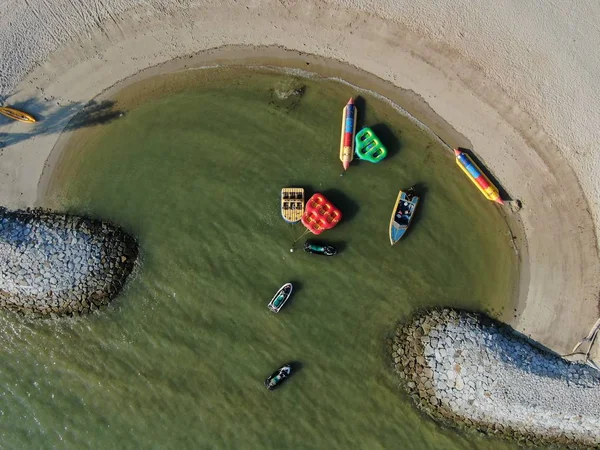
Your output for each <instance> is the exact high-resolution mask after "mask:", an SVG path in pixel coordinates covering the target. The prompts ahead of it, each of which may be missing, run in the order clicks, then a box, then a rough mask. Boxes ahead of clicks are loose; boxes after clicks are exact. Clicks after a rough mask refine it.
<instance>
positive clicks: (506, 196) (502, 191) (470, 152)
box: [457, 147, 513, 202]
mask: <svg viewBox="0 0 600 450" xmlns="http://www.w3.org/2000/svg"><path fill="white" fill-rule="evenodd" d="M457 148H458V150H460V151H461V152H463V153H466V154H467V155H469V156H470V157H471V159H472V160H473V162H474V163H475V164H477V166H478V167H479V169H481V171H482V172H483V174H484V175H485V176H486V177H488V178H489V180H490V181H491V182H492V183H493V184H494V185H495V186H496V187H497V188H498V192H499V193H500V198H502V200H504V201H505V202H511V201H513V198H512V197H511V196H510V195H509V194H508V192H507V191H506V189H504V187H503V186H502V183H500V181H498V179H497V178H496V177H495V176H494V175H492V174H491V173H490V171H489V170H488V169H487V167H486V166H485V164H483V163H482V162H481V159H479V158H478V157H477V155H475V153H473V150H471V149H468V148H464V147H457Z"/></svg>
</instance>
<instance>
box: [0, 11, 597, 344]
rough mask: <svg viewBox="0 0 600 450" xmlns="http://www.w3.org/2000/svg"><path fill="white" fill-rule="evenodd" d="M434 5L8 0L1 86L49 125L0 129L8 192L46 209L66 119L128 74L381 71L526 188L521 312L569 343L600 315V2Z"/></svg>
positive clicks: (519, 221) (0, 37)
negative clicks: (241, 68) (260, 65)
mask: <svg viewBox="0 0 600 450" xmlns="http://www.w3.org/2000/svg"><path fill="white" fill-rule="evenodd" d="M435 3H436V4H435V5H434V4H433V3H431V2H427V1H425V0H417V1H411V2H408V1H380V2H374V1H368V0H361V1H314V0H307V1H306V2H302V4H301V6H300V5H297V4H295V3H292V2H288V1H284V0H280V1H275V0H273V1H269V0H265V1H263V0H253V1H250V2H246V3H241V2H213V1H200V2H194V3H189V4H188V3H186V4H185V6H181V5H180V3H179V2H176V1H174V0H173V1H163V2H159V1H150V2H141V1H134V0H112V1H103V2H94V3H93V4H90V5H89V6H85V5H82V4H80V3H78V2H75V1H74V0H57V1H55V2H53V3H52V6H51V7H49V5H48V4H47V3H46V2H43V1H39V0H31V1H29V2H27V3H21V2H16V1H14V0H8V1H4V2H2V3H0V52H1V54H2V58H0V61H1V62H0V64H1V66H0V67H1V69H0V97H2V99H3V100H4V103H6V104H11V105H15V106H16V107H21V108H22V109H24V110H26V111H28V112H30V113H33V114H35V115H36V116H37V117H39V119H40V121H39V124H38V125H36V126H35V127H27V126H26V125H23V124H19V123H8V122H7V121H3V122H2V125H0V141H1V142H2V146H3V148H2V149H1V150H0V166H1V167H2V169H3V170H2V174H3V177H2V179H0V204H2V205H4V206H9V207H15V208H16V207H25V206H32V205H38V204H42V205H43V195H42V196H40V195H39V191H38V184H39V181H40V179H41V178H42V173H43V172H44V169H46V176H47V174H48V173H50V172H49V171H51V165H52V162H53V158H57V157H58V155H56V154H54V155H53V156H52V158H50V159H48V158H49V156H50V154H51V152H52V149H53V148H54V147H55V144H56V142H57V140H58V138H59V136H60V133H61V131H62V129H63V128H64V127H65V126H66V125H67V123H68V121H69V120H70V119H71V118H72V117H73V115H74V114H76V113H77V112H78V111H80V110H81V109H82V107H83V106H84V105H86V104H87V103H88V102H89V101H90V100H92V99H94V98H95V97H96V96H97V95H99V94H100V93H102V92H104V91H106V90H107V89H109V88H110V87H111V86H113V85H115V83H118V82H119V81H121V80H124V79H126V78H128V77H135V76H138V77H143V76H150V75H152V74H154V73H160V72H161V71H162V72H168V71H171V70H175V69H177V68H181V65H182V64H183V68H186V67H185V66H186V64H189V66H190V67H195V66H201V65H203V64H204V65H207V64H215V63H227V62H229V63H231V62H235V61H239V60H240V59H242V60H245V61H246V62H252V60H253V58H254V59H255V60H256V61H262V62H264V61H265V60H272V61H273V62H274V63H279V64H280V65H292V66H294V65H298V64H299V63H298V61H304V67H303V68H304V69H305V70H311V65H312V66H313V67H317V66H318V68H319V70H318V71H319V72H321V73H323V72H325V73H326V71H327V70H328V68H330V69H331V70H334V71H335V73H339V72H342V73H344V74H345V75H344V78H345V79H348V81H350V82H352V83H354V84H356V85H358V86H362V85H363V83H366V84H367V85H368V86H371V85H377V86H376V87H377V91H378V92H380V93H382V94H383V95H386V96H388V97H390V98H392V99H393V100H395V101H397V102H399V103H400V104H401V105H402V106H403V107H404V108H405V109H406V110H407V111H408V112H409V113H410V114H412V115H413V116H414V117H416V118H417V119H418V120H421V121H422V122H423V123H425V124H426V125H427V126H429V127H430V128H431V129H432V130H433V131H434V132H435V133H436V134H437V135H438V136H440V138H441V139H442V140H444V141H445V142H446V143H447V144H448V145H449V146H451V147H453V146H463V147H467V148H471V149H473V151H474V152H475V153H476V154H477V155H478V156H479V157H480V158H481V160H482V161H484V162H485V164H486V165H487V167H488V168H489V169H490V170H491V171H492V172H493V174H494V176H495V177H496V178H497V179H498V180H499V181H500V183H501V184H502V188H503V189H504V190H505V191H506V192H507V193H508V195H509V196H510V198H511V199H514V200H516V199H518V200H520V201H521V202H522V205H523V207H522V209H521V210H520V211H519V212H518V213H512V212H511V209H510V206H507V207H506V211H507V215H508V216H509V217H510V218H511V222H514V224H513V227H515V226H519V227H521V228H522V232H523V234H524V236H525V238H526V239H525V240H526V242H523V243H522V245H523V249H522V252H521V253H520V256H521V258H522V265H521V267H522V271H521V286H520V293H519V302H518V311H517V313H516V317H513V318H512V319H511V320H510V321H509V324H510V325H511V326H513V327H514V328H515V329H516V330H518V331H520V332H522V333H523V334H525V335H527V336H529V337H531V338H532V339H534V340H536V341H538V342H540V343H541V344H542V345H544V346H546V347H548V348H550V349H552V350H554V351H556V352H558V353H560V354H566V353H569V352H570V351H571V350H572V349H573V347H574V346H575V344H576V343H577V342H578V341H580V340H581V339H582V338H584V337H585V336H586V335H587V334H588V331H589V330H590V328H591V327H592V326H593V324H594V322H595V321H596V319H597V318H598V316H599V310H598V291H599V287H600V273H599V272H600V265H599V258H598V250H597V234H598V225H597V224H598V220H597V219H598V213H599V212H600V181H598V179H597V177H595V173H596V171H597V169H598V167H599V165H600V157H598V152H596V151H595V145H596V142H597V141H598V139H597V138H598V136H597V135H598V130H599V129H600V127H599V125H600V113H598V111H597V108H596V107H595V106H596V103H597V100H598V97H599V92H600V89H599V86H598V80H597V77H595V76H594V75H595V74H597V73H599V69H600V60H599V59H598V58H597V57H596V43H597V42H598V41H599V38H600V30H599V29H598V28H597V27H596V26H595V23H596V22H597V19H598V18H599V16H600V10H599V9H598V7H597V6H595V5H594V4H593V3H592V2H587V1H586V2H578V3H577V4H576V5H575V4H573V5H572V6H571V5H565V6H558V5H549V4H548V3H547V2H543V1H542V0H536V1H533V2H529V3H528V4H527V5H523V4H522V2H519V1H516V0H503V1H500V2H498V1H491V0H485V1H483V2H479V3H478V5H477V7H476V8H475V7H474V6H473V5H472V4H471V3H470V2H467V1H466V0H460V1H453V2H450V1H446V2H435ZM190 55H195V56H193V57H192V56H190ZM313 55H314V56H313ZM174 58H180V59H179V60H178V61H175V62H173V63H168V61H171V60H173V59H174ZM186 59H189V61H188V62H186ZM155 66H156V67H155ZM148 68H152V69H148ZM145 69H148V70H145ZM141 71H144V72H141ZM136 74H137V75H136ZM369 74H371V75H369ZM132 79H135V78H132ZM368 86H367V87H368ZM42 185H43V183H42ZM42 191H43V189H42ZM473 195H477V193H476V191H474V193H473ZM509 205H510V202H509ZM516 234H517V235H518V234H519V232H516ZM507 239H510V236H507ZM525 246H526V248H525ZM490 289H493V286H491V287H490Z"/></svg>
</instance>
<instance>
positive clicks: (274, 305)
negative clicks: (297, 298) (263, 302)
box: [269, 283, 292, 313]
mask: <svg viewBox="0 0 600 450" xmlns="http://www.w3.org/2000/svg"><path fill="white" fill-rule="evenodd" d="M290 295H292V283H285V284H284V285H283V286H281V287H280V288H279V290H278V291H277V293H276V294H275V296H274V297H273V299H272V300H271V301H270V302H269V309H270V310H271V311H273V312H274V313H278V312H279V310H280V309H281V308H282V306H283V305H284V304H285V302H287V300H288V298H290Z"/></svg>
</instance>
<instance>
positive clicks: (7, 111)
mask: <svg viewBox="0 0 600 450" xmlns="http://www.w3.org/2000/svg"><path fill="white" fill-rule="evenodd" d="M0 114H3V115H5V116H6V117H9V118H11V119H14V120H18V121H19V122H25V123H35V118H34V117H33V116H31V115H29V114H27V113H24V112H23V111H19V110H18V109H14V108H9V107H7V106H0Z"/></svg>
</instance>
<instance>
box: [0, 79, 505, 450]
mask: <svg viewBox="0 0 600 450" xmlns="http://www.w3.org/2000/svg"><path fill="white" fill-rule="evenodd" d="M301 86H305V90H304V94H303V95H302V96H301V97H299V96H291V97H289V98H287V99H284V100H282V99H280V98H279V96H278V95H277V92H280V93H281V92H287V91H290V90H294V89H297V88H300V87H301ZM356 94H357V92H356V91H355V90H354V89H353V88H351V87H349V86H346V85H343V84H340V83H337V82H334V81H328V80H319V79H310V80H309V79H302V78H297V77H293V76H291V75H285V74H281V73H273V72H266V71H259V70H249V69H240V68H236V69H232V68H229V69H210V70H202V71H187V72H183V73H180V74H175V75H170V76H160V77H155V78H152V79H150V80H146V81H143V82H140V83H138V84H135V85H133V86H130V87H128V88H126V89H125V90H123V91H121V92H120V94H119V95H118V96H117V104H116V108H119V109H121V110H123V111H125V112H126V114H125V115H124V116H123V117H120V118H118V119H116V120H113V121H111V122H110V123H108V124H104V125H102V126H95V127H88V128H85V129H83V130H80V131H78V132H77V133H76V134H75V136H74V137H73V138H72V139H71V141H70V145H69V147H68V148H67V149H66V150H65V153H64V154H63V158H62V160H61V161H60V163H59V165H58V167H57V168H56V172H55V176H54V180H53V182H52V183H51V186H50V189H49V194H48V201H47V203H48V204H50V205H52V206H53V207H55V208H60V209H66V210H68V211H70V212H74V213H80V214H90V215H93V216H95V217H99V218H103V219H109V220H112V221H114V222H116V223H118V224H121V225H122V226H124V227H125V228H126V229H127V230H128V231H130V232H132V233H134V234H135V235H136V236H138V237H139V241H140V246H141V262H140V264H139V267H138V268H137V269H136V273H135V276H134V277H133V279H132V280H131V281H130V282H129V284H128V286H127V289H126V291H125V292H124V293H123V295H121V296H120V297H119V298H118V299H117V300H115V301H114V302H113V304H112V305H111V306H110V307H109V308H108V309H106V310H104V311H103V312H101V313H100V314H97V315H93V316H91V317H87V318H82V319H70V320H61V321H58V322H47V321H46V322H29V321H26V320H23V319H21V318H18V317H14V316H12V315H8V316H7V315H3V316H1V317H0V325H1V328H0V329H1V330H2V339H3V341H4V343H5V351H4V352H3V353H2V355H0V367H1V369H0V383H1V388H2V393H3V395H2V397H3V406H2V419H3V420H2V421H1V422H0V429H1V432H2V436H3V438H2V441H3V444H4V446H6V447H7V448H19V447H25V446H27V447H40V446H43V447H58V448H81V447H92V448H182V447H185V448H232V449H239V448H249V449H251V448H327V447H328V448H344V449H348V448H364V449H379V448H381V449H383V448H386V449H387V448H407V449H408V448H411V449H412V448H414V449H420V448H427V449H458V448H476V449H492V448H494V449H495V448H512V446H511V445H509V444H506V443H503V442H499V441H497V440H492V439H488V438H483V437H481V436H478V435H469V436H463V435H459V434H457V433H455V432H454V431H452V430H446V429H443V428H441V427H439V426H437V425H436V424H435V423H433V422H431V421H430V420H429V419H427V418H425V417H423V416H421V415H420V414H419V413H418V412H416V411H415V410H414V408H413V406H412V404H411V402H410V401H409V400H408V399H407V398H406V397H405V396H404V395H403V394H402V392H401V390H400V389H399V388H398V380H397V378H396V377H395V376H394V375H393V373H392V371H391V361H390V355H389V351H388V349H387V348H386V339H387V338H388V337H390V336H391V334H392V333H393V331H394V328H395V324H396V323H397V321H398V320H400V319H403V318H406V317H407V316H408V315H410V314H411V313H412V312H414V311H415V310H416V309H418V308H423V307H430V306H433V305H445V306H459V307H464V308H468V309H477V310H488V311H490V312H493V314H495V315H496V316H501V315H506V314H510V308H511V305H512V301H513V300H512V294H513V289H514V284H515V282H516V277H515V274H516V261H515V257H514V253H513V251H512V249H511V247H510V238H509V236H510V235H509V232H508V229H507V227H506V225H505V223H504V221H503V219H502V217H501V215H500V214H499V212H498V209H497V207H496V205H494V204H492V203H490V202H488V201H486V200H485V199H484V198H483V197H482V196H481V195H480V194H479V193H478V192H477V190H476V189H475V188H474V187H473V186H472V185H471V184H470V181H469V180H467V179H466V178H464V175H463V174H462V173H461V172H460V170H459V169H458V168H457V167H456V166H455V164H454V159H453V156H452V154H451V153H450V152H449V151H447V150H446V149H443V148H442V147H441V146H440V145H439V144H438V143H437V142H436V141H435V140H434V139H432V138H431V137H430V136H428V135H427V134H426V133H425V132H424V131H423V130H422V129H420V128H418V127H416V126H415V125H414V124H412V123H411V122H410V121H409V120H407V119H406V118H404V117H402V116H401V115H399V114H398V112H397V111H395V110H394V109H393V108H392V107H391V106H389V105H387V104H385V103H383V102H381V101H379V100H376V99H374V98H372V97H370V96H368V95H366V94H362V95H363V97H362V98H361V99H359V100H358V102H357V104H358V106H359V108H360V110H359V113H360V116H361V123H360V124H366V125H370V126H372V128H373V129H374V130H375V131H376V132H377V133H378V134H380V137H381V138H382V139H383V140H384V143H385V144H387V146H388V148H389V149H390V156H389V157H388V159H387V160H385V161H384V162H382V163H381V164H377V165H371V164H368V163H360V164H354V165H353V166H352V167H351V168H350V170H349V171H348V172H347V173H346V174H345V175H344V176H343V177H340V173H341V163H340V161H339V159H338V142H339V125H340V123H339V122H340V115H341V110H342V107H343V106H344V105H345V103H346V101H347V99H348V98H349V97H350V96H352V95H356ZM415 183H417V184H418V186H419V187H420V189H421V192H422V194H423V197H422V202H421V205H420V207H419V211H418V216H417V217H416V219H415V221H414V223H413V226H412V228H411V229H410V231H409V232H408V233H407V236H406V237H405V239H404V240H403V241H401V242H400V243H399V244H397V245H396V246H394V247H393V248H392V247H390V245H389V241H388V236H387V228H388V223H389V216H390V213H391V209H392V206H393V203H394V201H395V199H396V196H397V194H398V190H399V189H400V188H406V187H408V186H410V185H412V184H415ZM284 186H303V187H305V188H306V189H307V191H308V193H309V195H310V194H311V193H313V192H316V191H319V192H323V193H324V194H325V195H326V196H327V197H328V198H329V199H330V200H331V201H332V202H333V203H334V204H336V206H338V207H339V208H340V209H341V210H342V212H343V214H344V218H343V220H342V222H341V223H340V225H339V226H337V227H336V228H334V229H333V230H330V231H327V232H326V233H325V234H323V236H322V237H323V239H325V240H328V241H330V242H332V243H336V244H338V245H339V247H340V248H341V249H342V252H341V254H340V255H339V256H336V257H334V258H320V257H318V256H314V255H308V254H306V253H304V252H302V251H301V250H300V249H301V243H302V242H303V240H301V241H300V242H299V244H297V246H296V248H297V251H296V252H294V253H290V251H289V249H290V246H291V244H292V241H293V238H294V237H298V236H299V235H301V234H302V231H303V228H302V226H301V225H296V226H290V225H287V224H285V223H284V222H283V220H282V219H281V217H280V214H279V191H280V189H281V187H284ZM286 281H292V282H294V285H295V288H296V292H295V293H294V295H293V298H292V299H291V300H290V301H289V302H288V303H287V304H286V305H285V306H284V308H283V309H282V311H281V312H280V313H279V314H278V315H275V314H272V313H270V312H269V311H268V309H267V303H268V301H269V300H270V298H271V296H272V295H273V294H274V292H275V291H276V290H277V288H279V286H280V285H282V284H283V283H284V282H286ZM288 361H298V362H299V364H301V369H300V370H299V371H298V372H297V373H296V374H295V375H293V376H292V378H291V380H289V381H288V382H287V383H286V384H285V385H284V386H283V387H282V388H281V389H279V390H277V391H275V392H267V391H266V390H265V388H264V387H263V385H262V382H263V380H264V378H265V377H266V376H267V375H269V374H270V373H271V372H272V371H273V370H274V369H275V368H277V367H278V366H280V365H281V364H283V363H285V362H288Z"/></svg>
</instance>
